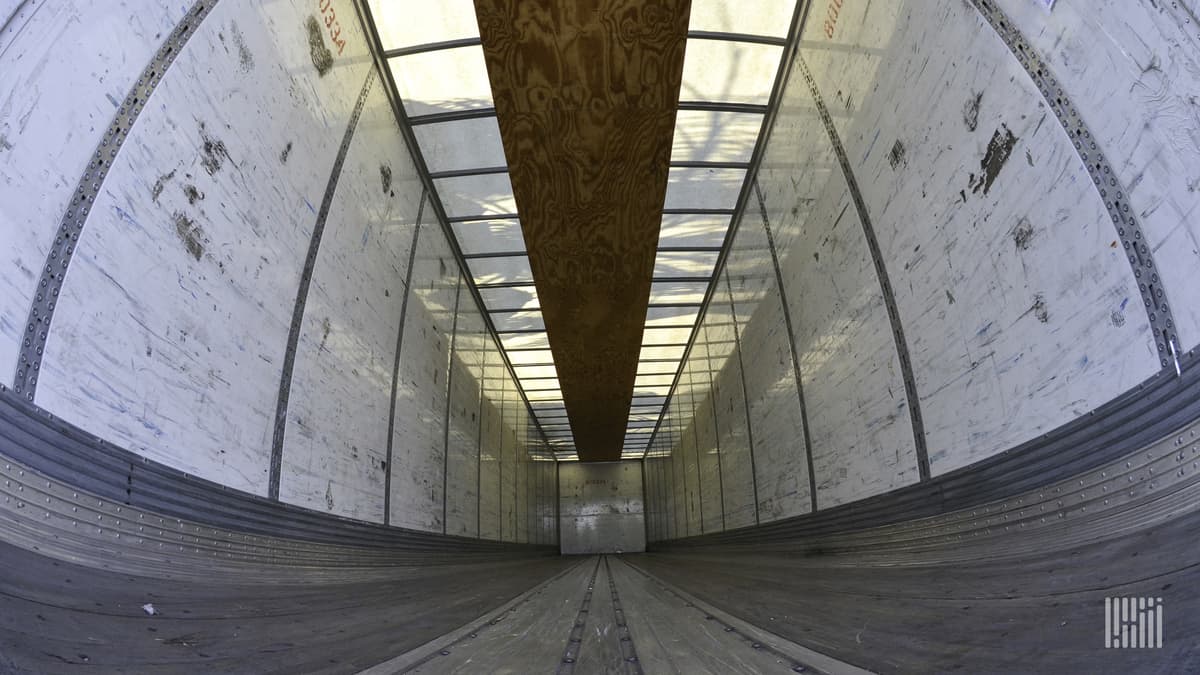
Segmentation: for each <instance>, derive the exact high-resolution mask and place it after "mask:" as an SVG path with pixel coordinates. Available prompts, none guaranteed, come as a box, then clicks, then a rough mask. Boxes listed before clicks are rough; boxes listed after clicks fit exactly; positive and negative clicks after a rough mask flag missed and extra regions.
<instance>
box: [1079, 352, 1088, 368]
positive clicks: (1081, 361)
mask: <svg viewBox="0 0 1200 675" xmlns="http://www.w3.org/2000/svg"><path fill="white" fill-rule="evenodd" d="M1087 364H1088V356H1087V354H1084V355H1083V358H1081V359H1079V364H1078V365H1079V367H1080V368H1083V367H1085V366H1087Z"/></svg>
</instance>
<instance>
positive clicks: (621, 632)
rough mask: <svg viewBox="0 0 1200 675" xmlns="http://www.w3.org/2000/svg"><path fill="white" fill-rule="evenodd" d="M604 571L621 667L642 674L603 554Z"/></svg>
mask: <svg viewBox="0 0 1200 675" xmlns="http://www.w3.org/2000/svg"><path fill="white" fill-rule="evenodd" d="M603 560H604V573H605V575H607V576H608V591H609V593H610V594H611V595H612V604H613V618H614V620H615V621H616V624H617V637H618V638H619V639H620V641H621V659H622V664H623V669H624V671H625V672H626V673H630V674H632V675H643V672H644V671H643V670H642V663H641V661H638V656H637V647H636V646H635V645H634V643H633V635H632V634H631V632H630V630H629V625H628V624H627V623H626V622H625V610H624V609H622V608H621V597H620V595H619V594H618V593H617V582H616V580H615V579H613V575H612V568H611V567H609V565H608V556H603Z"/></svg>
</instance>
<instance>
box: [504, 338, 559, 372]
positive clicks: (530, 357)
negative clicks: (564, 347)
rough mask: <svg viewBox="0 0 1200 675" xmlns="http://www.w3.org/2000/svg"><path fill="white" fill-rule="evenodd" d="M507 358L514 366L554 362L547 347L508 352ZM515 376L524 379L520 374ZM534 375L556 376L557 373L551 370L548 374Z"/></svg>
mask: <svg viewBox="0 0 1200 675" xmlns="http://www.w3.org/2000/svg"><path fill="white" fill-rule="evenodd" d="M501 337H504V336H501ZM508 360H509V362H510V363H512V364H513V365H514V366H532V365H537V366H541V365H547V364H551V363H554V357H553V356H551V354H550V350H549V349H546V350H536V351H535V350H529V351H522V352H509V354H508ZM517 377H520V378H521V379H522V380H524V379H525V377H523V376H521V375H518V376H517ZM535 377H557V375H556V374H555V373H553V372H551V373H549V374H543V375H536V376H535Z"/></svg>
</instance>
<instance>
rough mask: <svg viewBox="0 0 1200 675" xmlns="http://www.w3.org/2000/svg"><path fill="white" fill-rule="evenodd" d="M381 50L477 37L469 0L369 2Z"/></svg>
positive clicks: (473, 9) (383, 0)
mask: <svg viewBox="0 0 1200 675" xmlns="http://www.w3.org/2000/svg"><path fill="white" fill-rule="evenodd" d="M370 6H371V15H372V16H374V17H375V26H376V28H378V29H379V40H380V42H382V43H383V48H384V49H399V48H403V47H414V46H417V45H423V44H428V43H431V42H446V41H449V40H462V39H465V38H477V37H479V23H478V22H477V21H476V20H475V3H474V2H473V0H438V1H437V2H398V1H397V0H370Z"/></svg>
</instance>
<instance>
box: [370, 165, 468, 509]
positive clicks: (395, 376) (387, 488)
mask: <svg viewBox="0 0 1200 675" xmlns="http://www.w3.org/2000/svg"><path fill="white" fill-rule="evenodd" d="M428 197H429V191H428V190H427V189H422V190H421V203H420V206H418V207H417V222H416V225H415V226H414V227H413V236H412V247H411V248H409V251H408V267H407V268H406V269H407V271H406V272H405V274H404V299H403V300H401V301H400V325H399V326H398V327H397V328H396V352H395V354H396V356H395V358H394V359H393V361H392V395H391V398H390V399H389V404H388V435H387V468H386V470H385V471H384V472H383V475H384V479H383V481H384V486H383V523H384V525H390V524H391V522H392V452H393V448H394V447H395V437H396V395H397V393H398V392H397V390H398V387H399V383H400V349H401V348H402V347H403V346H404V318H405V316H406V315H407V314H408V298H409V296H410V295H411V294H412V275H413V264H414V263H415V262H416V258H417V241H418V239H419V238H420V235H421V220H422V219H423V218H424V216H425V201H426V199H427V198H428ZM481 417H482V416H481Z"/></svg>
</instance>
